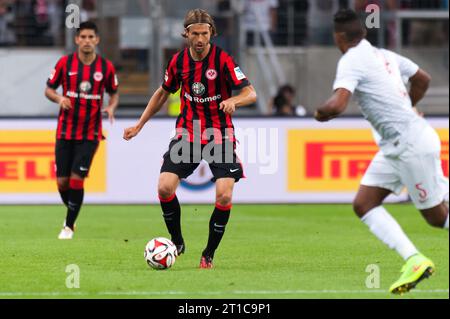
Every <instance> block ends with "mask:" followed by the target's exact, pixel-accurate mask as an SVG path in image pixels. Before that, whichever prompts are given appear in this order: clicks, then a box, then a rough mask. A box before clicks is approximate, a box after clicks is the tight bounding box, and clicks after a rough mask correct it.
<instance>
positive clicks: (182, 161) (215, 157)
mask: <svg viewBox="0 0 450 319" xmlns="http://www.w3.org/2000/svg"><path fill="white" fill-rule="evenodd" d="M230 144H231V145H232V143H230ZM209 146H210V144H207V145H194V144H193V143H189V142H186V141H183V140H172V141H171V142H170V144H169V150H168V151H167V152H166V153H165V154H164V162H163V165H162V167H161V173H173V174H176V175H177V176H178V177H179V178H180V179H184V178H187V177H188V176H189V175H191V174H192V173H193V172H194V171H195V169H196V168H197V167H198V166H199V165H200V162H201V160H205V161H206V162H207V163H208V165H209V168H210V169H211V172H212V174H213V178H212V181H213V182H216V181H217V180H218V179H220V178H234V180H235V182H238V181H239V180H240V179H241V178H245V176H244V171H243V166H242V163H241V161H240V160H239V158H238V157H237V155H236V152H235V149H234V147H233V146H231V147H226V146H225V144H220V145H219V146H218V147H217V148H212V147H211V148H208V147H209ZM199 150H201V151H199Z"/></svg>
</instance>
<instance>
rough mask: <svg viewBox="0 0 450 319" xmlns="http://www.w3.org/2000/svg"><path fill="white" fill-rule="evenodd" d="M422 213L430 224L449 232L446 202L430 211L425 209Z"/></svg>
mask: <svg viewBox="0 0 450 319" xmlns="http://www.w3.org/2000/svg"><path fill="white" fill-rule="evenodd" d="M420 212H421V213H422V216H423V217H424V218H425V220H426V221H427V223H428V224H430V225H431V226H433V227H436V228H444V229H446V230H447V231H448V204H447V203H446V202H443V203H441V204H440V205H438V206H436V207H433V208H430V209H423V210H421V211H420Z"/></svg>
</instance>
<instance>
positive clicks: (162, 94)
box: [123, 87, 170, 141]
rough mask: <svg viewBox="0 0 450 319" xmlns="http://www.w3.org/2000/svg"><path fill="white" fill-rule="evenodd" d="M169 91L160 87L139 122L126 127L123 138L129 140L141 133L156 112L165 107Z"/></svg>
mask: <svg viewBox="0 0 450 319" xmlns="http://www.w3.org/2000/svg"><path fill="white" fill-rule="evenodd" d="M169 94H170V93H169V92H167V91H166V90H164V89H163V88H162V87H160V88H159V89H158V90H156V92H155V93H154V94H153V96H152V97H151V99H150V101H149V102H148V104H147V107H146V108H145V110H144V112H143V113H142V115H141V118H140V119H139V122H138V123H137V124H136V125H135V126H133V127H129V128H127V129H125V131H124V133H123V138H124V139H125V140H127V141H129V140H131V139H132V138H133V137H135V136H136V135H138V134H139V132H140V131H141V130H142V128H143V127H144V125H145V123H147V122H148V121H149V120H150V119H151V118H152V117H153V116H154V115H155V114H156V113H158V112H159V111H160V110H161V108H162V107H163V105H164V103H166V101H167V98H168V97H169Z"/></svg>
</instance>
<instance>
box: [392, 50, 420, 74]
mask: <svg viewBox="0 0 450 319" xmlns="http://www.w3.org/2000/svg"><path fill="white" fill-rule="evenodd" d="M392 53H393V54H394V57H395V59H396V61H397V64H398V67H399V69H400V74H401V75H402V77H406V78H407V79H410V78H412V77H413V76H414V75H415V74H416V73H417V71H419V66H418V65H417V64H416V63H414V62H413V61H411V60H410V59H408V58H406V57H404V56H401V55H399V54H397V53H395V52H392Z"/></svg>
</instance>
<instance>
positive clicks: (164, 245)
mask: <svg viewBox="0 0 450 319" xmlns="http://www.w3.org/2000/svg"><path fill="white" fill-rule="evenodd" d="M176 256H177V247H176V246H175V245H174V243H172V241H170V240H169V239H167V238H164V237H157V238H153V239H152V240H150V241H149V242H148V243H147V245H146V246H145V251H144V258H145V261H146V262H147V264H148V265H149V266H150V267H151V268H153V269H157V270H164V269H169V268H170V267H172V266H173V264H174V263H175V259H176Z"/></svg>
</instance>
